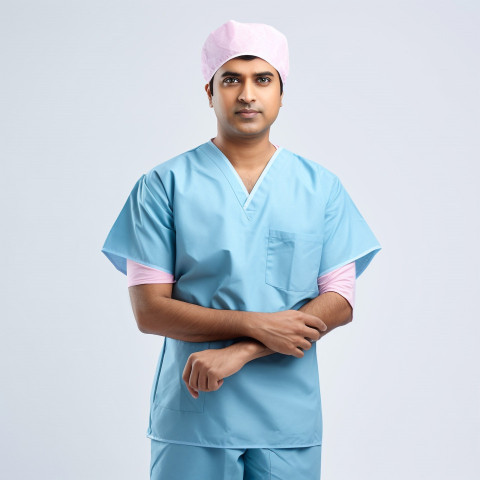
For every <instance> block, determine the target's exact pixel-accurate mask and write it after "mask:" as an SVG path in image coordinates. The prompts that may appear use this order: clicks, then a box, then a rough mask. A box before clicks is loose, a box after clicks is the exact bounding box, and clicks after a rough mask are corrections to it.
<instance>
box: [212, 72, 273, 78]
mask: <svg viewBox="0 0 480 480" xmlns="http://www.w3.org/2000/svg"><path fill="white" fill-rule="evenodd" d="M254 75H255V76H256V77H266V76H267V75H269V76H271V77H274V75H273V73H272V72H259V73H254ZM241 76H242V74H241V73H237V72H224V73H222V76H221V78H224V77H241Z"/></svg>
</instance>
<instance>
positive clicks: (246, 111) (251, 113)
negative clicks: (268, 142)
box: [236, 108, 259, 118]
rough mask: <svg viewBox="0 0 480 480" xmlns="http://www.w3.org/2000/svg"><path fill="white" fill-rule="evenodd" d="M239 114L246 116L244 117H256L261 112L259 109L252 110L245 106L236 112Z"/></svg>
mask: <svg viewBox="0 0 480 480" xmlns="http://www.w3.org/2000/svg"><path fill="white" fill-rule="evenodd" d="M236 113H237V114H238V115H240V116H241V117H244V118H251V117H254V116H255V115H257V114H258V113H259V111H258V110H250V109H247V108H244V109H242V110H239V111H238V112H236Z"/></svg>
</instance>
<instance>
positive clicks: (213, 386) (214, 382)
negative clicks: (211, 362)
mask: <svg viewBox="0 0 480 480" xmlns="http://www.w3.org/2000/svg"><path fill="white" fill-rule="evenodd" d="M207 380H208V391H209V392H214V391H215V390H218V389H219V388H220V387H221V385H222V383H223V379H219V378H218V376H217V375H214V374H210V375H209V376H208V378H207Z"/></svg>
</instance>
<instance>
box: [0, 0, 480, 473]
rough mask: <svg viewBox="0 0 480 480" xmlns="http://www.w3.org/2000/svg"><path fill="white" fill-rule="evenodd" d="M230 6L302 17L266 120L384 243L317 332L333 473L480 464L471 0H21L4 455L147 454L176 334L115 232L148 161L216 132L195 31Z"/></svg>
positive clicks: (9, 74) (81, 461)
mask: <svg viewBox="0 0 480 480" xmlns="http://www.w3.org/2000/svg"><path fill="white" fill-rule="evenodd" d="M230 19H234V20H237V21H243V22H260V23H268V24H271V25H273V26H274V27H276V28H278V29H279V30H280V31H281V32H283V33H284V34H285V35H286V36H287V38H288V41H289V48H290V75H289V77H288V80H287V84H286V85H285V94H284V102H283V107H282V108H281V110H280V114H279V116H278V118H277V121H276V122H275V124H274V125H273V127H272V130H271V135H270V139H271V141H272V142H274V143H277V144H280V145H282V146H284V147H285V148H288V149H289V150H291V151H294V152H295V153H298V154H300V155H303V156H304V157H307V158H310V159H312V160H314V161H316V162H319V163H320V164H322V165H323V166H325V167H326V168H328V169H330V170H331V171H333V172H334V173H335V174H337V175H338V176H339V177H340V179H341V181H342V182H343V184H344V185H345V187H346V188H347V190H348V192H349V193H350V195H351V196H352V198H353V200H354V201H355V203H356V205H357V206H358V208H359V209H360V211H361V212H362V214H363V215H364V217H365V219H366V220H367V222H368V223H369V225H370V226H371V228H372V230H373V231H374V233H375V234H376V236H377V238H378V239H379V241H380V243H381V245H382V247H383V249H382V250H381V251H380V253H379V254H378V255H377V256H376V257H375V258H374V260H373V261H372V263H371V264H370V266H369V267H368V269H367V270H366V271H365V273H364V274H362V276H361V277H360V278H359V280H358V282H357V294H356V299H357V302H356V310H355V318H354V321H353V322H352V323H350V324H348V325H347V326H345V327H340V328H338V329H336V330H335V331H334V332H332V333H331V334H329V335H327V336H326V337H325V338H324V339H322V340H321V341H320V342H318V343H317V345H316V348H317V349H318V361H319V372H320V385H321V394H322V402H323V416H324V432H323V453H322V480H385V479H388V480H404V479H406V478H408V479H410V480H421V479H435V480H447V479H448V480H450V479H452V478H456V479H461V480H473V479H477V478H480V476H479V475H480V473H479V472H480V468H479V458H480V433H479V432H480V376H479V368H478V366H479V364H480V355H479V353H478V344H479V340H480V335H479V333H480V328H479V316H478V298H479V297H478V295H479V291H480V290H479V287H480V277H479V271H480V269H479V267H480V262H479V255H478V245H479V243H480V238H479V231H480V228H479V227H480V225H479V219H480V215H479V208H478V207H479V203H480V202H479V194H478V184H479V179H480V176H479V161H480V156H479V153H480V148H479V123H480V122H479V120H480V118H479V117H480V115H479V107H480V101H479V100H480V98H479V85H480V75H479V73H480V68H479V61H478V59H479V48H478V47H479V41H480V38H479V33H478V32H479V27H480V25H479V23H480V22H479V20H480V4H479V3H478V2H476V1H474V0H471V1H467V0H456V1H453V0H450V1H445V0H435V1H434V0H430V1H427V0H425V1H418V0H417V1H413V0H397V1H391V0H387V1H386V0H376V1H375V0H364V1H362V2H358V1H355V0H348V1H347V0H336V1H324V0H321V1H313V0H311V1H303V0H296V1H295V2H284V3H281V2H278V1H274V0H264V1H262V2H257V1H255V2H253V1H249V0H242V1H241V2H220V1H210V2H203V3H201V2H193V1H191V2H182V1H177V2H168V3H167V2H158V1H157V2H154V1H142V0H135V1H133V0H132V1H125V0H110V1H100V0H97V1H92V0H82V1H65V0H63V1H60V0H58V1H33V0H31V1H22V0H15V1H14V0H3V2H2V4H1V7H0V49H1V53H0V55H1V57H0V61H1V63H0V71H1V74H0V135H1V137H0V155H1V172H0V195H1V197H0V200H1V235H0V241H1V252H2V259H1V314H0V318H1V332H0V365H1V366H0V369H1V370H0V375H1V377H0V378H1V383H0V385H1V395H0V452H1V453H0V456H1V461H0V477H1V478H5V479H9V480H17V479H27V478H36V479H42V480H43V479H45V480H51V479H62V480H64V479H65V480H84V479H85V480H97V479H98V480H100V479H101V480H105V479H115V480H124V479H125V480H127V479H141V478H148V473H149V461H150V450H149V449H150V443H149V440H148V439H147V438H146V436H145V434H146V429H147V425H148V408H149V396H150V389H151V384H152V381H153V375H154V371H155V366H156V361H157V357H158V353H159V352H160V348H161V344H162V341H163V338H162V337H160V336H155V335H145V334H142V333H141V332H140V331H139V330H138V329H137V326H136V323H135V319H134V317H133V313H132V309H131V305H130V300H129V297H128V290H127V283H126V277H124V276H123V275H122V274H121V273H120V272H118V271H117V270H115V268H114V267H113V266H112V265H111V264H110V262H109V261H108V260H107V259H106V257H105V256H104V255H103V254H102V253H101V252H100V249H101V247H102V245H103V242H104V240H105V238H106V235H107V233H108V231H109V229H110V228H111V226H112V224H113V222H114V220H115V219H116V217H117V215H118V213H119V212H120V209H121V207H122V206H123V204H124V202H125V200H126V198H127V196H128V194H129V192H130V190H131V188H132V187H133V185H134V183H135V182H136V180H137V179H138V178H139V177H140V176H141V175H142V174H143V173H145V172H146V171H148V170H149V169H151V168H152V167H153V166H155V165H157V164H158V163H161V162H163V161H165V160H168V159H169V158H171V157H172V156H175V155H177V154H180V153H182V152H185V151H186V150H189V149H191V148H194V147H196V146H198V145H200V144H201V143H204V142H205V141H207V140H208V139H210V138H212V137H214V136H215V135H216V118H215V114H214V111H213V109H210V108H209V107H208V101H207V96H206V93H205V91H204V84H205V81H204V79H203V77H202V75H201V71H200V51H201V46H202V44H203V42H204V40H205V39H206V37H207V35H208V34H209V33H210V32H211V31H212V30H214V29H215V28H217V27H218V26H220V25H221V24H222V23H224V22H226V21H227V20H230ZM198 480H204V479H198ZM299 480H301V479H299Z"/></svg>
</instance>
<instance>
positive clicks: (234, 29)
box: [202, 20, 289, 83]
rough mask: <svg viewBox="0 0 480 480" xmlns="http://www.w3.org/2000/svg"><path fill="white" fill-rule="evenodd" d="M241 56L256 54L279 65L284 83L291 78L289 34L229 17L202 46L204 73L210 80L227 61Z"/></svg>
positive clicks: (276, 66)
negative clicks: (288, 76)
mask: <svg viewBox="0 0 480 480" xmlns="http://www.w3.org/2000/svg"><path fill="white" fill-rule="evenodd" d="M240 55H255V56H256V57H260V58H262V59H263V60H265V61H266V62H268V63H269V64H270V65H272V66H273V67H275V68H276V69H277V71H278V73H279V74H280V77H281V79H282V82H283V83H285V82H286V80H287V75H288V69H289V62H288V44H287V37H285V35H284V34H283V33H281V32H279V31H278V30H277V29H276V28H274V27H271V26H270V25H265V24H263V23H240V22H236V21H235V20H229V21H228V22H226V23H224V24H223V25H221V26H220V27H218V28H217V29H216V30H214V31H213V32H211V33H210V35H209V36H208V37H207V39H206V40H205V43H204V44H203V47H202V74H203V76H204V78H205V80H206V81H207V83H208V82H210V80H211V79H212V77H213V75H214V74H215V72H216V71H217V70H218V69H219V68H220V67H221V66H222V65H223V64H224V63H226V62H228V61H229V60H231V59H232V58H235V57H238V56H240Z"/></svg>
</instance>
